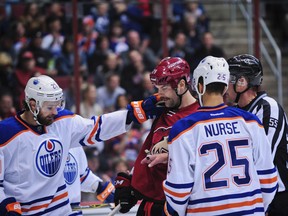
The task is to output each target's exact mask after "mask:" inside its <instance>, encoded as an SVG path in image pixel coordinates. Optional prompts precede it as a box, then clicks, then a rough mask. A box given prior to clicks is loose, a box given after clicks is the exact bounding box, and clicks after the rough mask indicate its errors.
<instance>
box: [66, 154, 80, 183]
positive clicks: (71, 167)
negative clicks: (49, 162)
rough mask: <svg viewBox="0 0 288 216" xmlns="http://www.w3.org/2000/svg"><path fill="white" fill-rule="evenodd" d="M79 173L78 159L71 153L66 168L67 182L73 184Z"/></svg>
mask: <svg viewBox="0 0 288 216" xmlns="http://www.w3.org/2000/svg"><path fill="white" fill-rule="evenodd" d="M77 175H78V165H77V161H76V160H75V158H74V156H73V155H72V154H71V153H69V155H68V157H67V160H66V164H65V168H64V178H65V182H66V183H67V184H68V185H71V184H73V183H74V182H75V179H76V177H77Z"/></svg>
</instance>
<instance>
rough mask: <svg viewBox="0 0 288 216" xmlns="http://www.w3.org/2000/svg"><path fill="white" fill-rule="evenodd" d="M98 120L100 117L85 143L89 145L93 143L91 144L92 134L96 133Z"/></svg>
mask: <svg viewBox="0 0 288 216" xmlns="http://www.w3.org/2000/svg"><path fill="white" fill-rule="evenodd" d="M99 120H100V117H98V118H97V121H96V124H95V126H94V128H93V130H92V132H91V133H90V136H89V137H88V139H87V142H88V143H89V144H91V145H92V144H94V142H92V137H93V136H94V134H95V133H96V131H97V129H98V125H99Z"/></svg>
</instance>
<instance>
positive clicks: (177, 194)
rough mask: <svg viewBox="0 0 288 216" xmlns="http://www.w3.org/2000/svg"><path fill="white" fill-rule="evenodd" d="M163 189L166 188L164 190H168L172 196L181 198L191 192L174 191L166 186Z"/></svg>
mask: <svg viewBox="0 0 288 216" xmlns="http://www.w3.org/2000/svg"><path fill="white" fill-rule="evenodd" d="M163 189H164V191H166V192H167V193H169V194H171V195H172V196H175V197H179V198H183V197H185V196H187V195H189V194H190V192H189V193H176V192H173V191H171V190H169V189H167V188H165V187H163Z"/></svg>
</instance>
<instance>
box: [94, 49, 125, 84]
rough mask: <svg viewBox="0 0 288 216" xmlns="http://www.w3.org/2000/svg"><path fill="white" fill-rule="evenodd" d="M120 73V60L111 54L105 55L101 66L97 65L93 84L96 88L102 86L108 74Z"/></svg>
mask: <svg viewBox="0 0 288 216" xmlns="http://www.w3.org/2000/svg"><path fill="white" fill-rule="evenodd" d="M121 72H122V62H121V59H120V58H119V57H118V56H117V55H116V54H115V53H112V52H109V53H107V55H106V56H105V58H104V61H103V64H100V65H98V67H97V68H96V72H95V76H94V83H95V84H96V86H103V85H104V83H105V76H106V74H109V73H115V74H118V75H120V74H121Z"/></svg>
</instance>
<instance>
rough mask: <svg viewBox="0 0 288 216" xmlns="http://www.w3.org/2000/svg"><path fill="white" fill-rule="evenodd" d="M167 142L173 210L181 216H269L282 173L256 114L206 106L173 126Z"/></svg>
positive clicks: (166, 187)
mask: <svg viewBox="0 0 288 216" xmlns="http://www.w3.org/2000/svg"><path fill="white" fill-rule="evenodd" d="M168 142H169V145H168V148H169V162H168V163H169V164H168V173H167V179H166V181H164V183H163V188H164V191H165V195H166V199H167V202H168V205H167V206H168V207H167V208H168V209H169V208H170V209H171V208H172V209H174V210H175V211H177V212H178V214H179V216H183V215H203V216H204V215H205V216H207V215H264V212H265V211H266V210H267V207H268V205H269V204H270V202H271V201H272V199H273V197H274V194H275V192H276V190H277V172H276V169H275V167H274V165H273V162H272V161H273V159H272V155H271V150H270V144H269V142H268V139H267V137H266V135H265V131H264V129H263V126H262V124H261V122H260V120H259V119H258V118H257V117H256V116H255V115H253V114H251V113H248V112H246V111H243V110H240V109H237V108H233V107H227V106H225V105H223V104H221V105H219V106H217V107H209V108H207V107H206V108H205V107H202V108H200V109H199V110H198V111H197V112H196V113H194V114H192V115H190V116H188V117H186V118H183V119H181V120H179V121H178V122H177V123H176V124H175V125H174V126H173V127H172V129H171V132H170V135H169V140H168Z"/></svg>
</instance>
